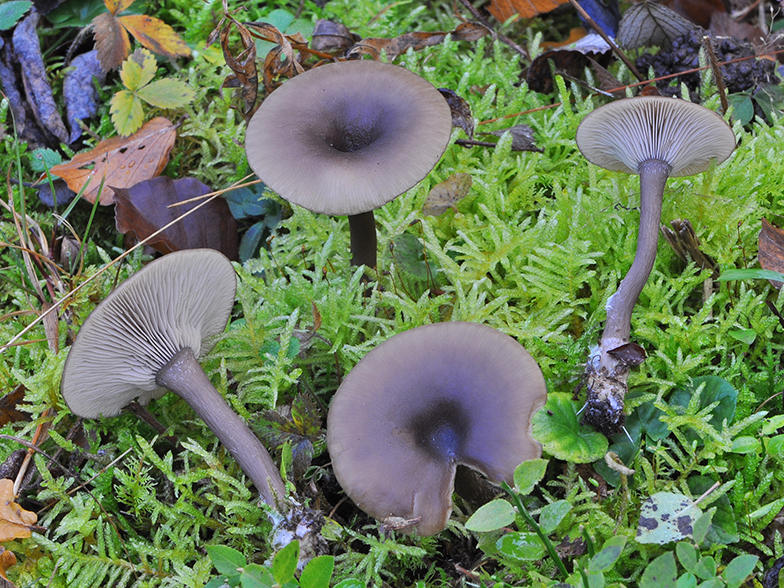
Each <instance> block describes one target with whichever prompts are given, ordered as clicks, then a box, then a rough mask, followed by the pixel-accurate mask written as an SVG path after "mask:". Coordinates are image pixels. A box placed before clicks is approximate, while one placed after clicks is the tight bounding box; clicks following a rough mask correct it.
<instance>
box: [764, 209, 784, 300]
mask: <svg viewBox="0 0 784 588" xmlns="http://www.w3.org/2000/svg"><path fill="white" fill-rule="evenodd" d="M759 263H760V266H761V267H762V269H766V270H772V271H774V272H779V273H784V231H782V230H781V229H779V228H777V227H774V226H773V225H772V224H770V223H769V222H768V220H767V219H765V218H763V219H762V230H761V231H760V234H759ZM770 283H771V285H772V286H773V287H774V288H776V289H777V290H781V286H782V283H781V282H776V281H773V280H771V281H770Z"/></svg>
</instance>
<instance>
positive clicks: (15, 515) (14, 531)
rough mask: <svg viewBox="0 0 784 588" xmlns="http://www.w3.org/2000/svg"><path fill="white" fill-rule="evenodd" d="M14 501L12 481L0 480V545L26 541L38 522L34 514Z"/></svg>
mask: <svg viewBox="0 0 784 588" xmlns="http://www.w3.org/2000/svg"><path fill="white" fill-rule="evenodd" d="M14 500H15V496H14V481H13V480H7V479H4V480H0V543H2V542H5V541H11V540H12V539H27V538H28V537H30V535H31V529H32V527H33V526H34V525H35V523H36V521H38V517H37V516H36V514H35V513H34V512H30V511H27V510H25V509H23V508H22V507H21V506H19V505H18V504H16V502H14Z"/></svg>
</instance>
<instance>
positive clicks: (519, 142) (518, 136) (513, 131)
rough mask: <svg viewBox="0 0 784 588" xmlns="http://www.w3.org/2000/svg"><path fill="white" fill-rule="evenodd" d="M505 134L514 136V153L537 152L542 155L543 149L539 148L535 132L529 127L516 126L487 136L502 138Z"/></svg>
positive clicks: (492, 132)
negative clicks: (535, 139)
mask: <svg viewBox="0 0 784 588" xmlns="http://www.w3.org/2000/svg"><path fill="white" fill-rule="evenodd" d="M504 133H509V134H510V135H512V151H536V152H538V153H542V149H540V148H539V147H537V146H536V141H534V130H533V129H532V128H531V127H529V126H528V125H514V126H513V127H509V128H508V129H498V130H497V131H490V132H489V133H486V134H488V135H495V136H496V137H502V136H503V135H504Z"/></svg>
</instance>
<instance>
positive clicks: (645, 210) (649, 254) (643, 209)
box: [600, 159, 670, 375]
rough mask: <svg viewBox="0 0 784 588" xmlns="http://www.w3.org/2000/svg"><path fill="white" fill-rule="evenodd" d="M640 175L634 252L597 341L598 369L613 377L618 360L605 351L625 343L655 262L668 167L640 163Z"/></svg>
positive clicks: (657, 161) (653, 162) (656, 162)
mask: <svg viewBox="0 0 784 588" xmlns="http://www.w3.org/2000/svg"><path fill="white" fill-rule="evenodd" d="M639 172H640V229H639V233H638V234H637V251H636V252H635V254H634V261H633V262H632V266H631V267H630V268H629V272H628V273H627V274H626V277H624V278H623V280H622V281H621V284H620V286H618V291H617V292H616V293H615V294H613V295H612V296H611V297H610V299H609V300H608V301H607V322H606V324H605V327H604V333H603V334H602V341H601V347H600V351H601V358H600V365H601V367H604V368H607V371H608V372H609V374H610V375H615V372H616V369H615V368H616V365H617V363H618V360H616V359H615V358H613V357H612V356H610V355H608V353H607V352H608V351H611V350H613V349H615V348H616V347H620V346H621V345H624V344H626V343H628V342H629V335H630V333H631V318H632V309H633V308H634V305H635V304H637V299H638V298H639V296H640V292H642V289H643V287H644V286H645V283H646V282H647V281H648V276H650V274H651V270H652V269H653V262H654V261H655V260H656V247H657V245H658V242H659V223H660V221H661V212H662V199H663V195H664V186H665V184H666V183H667V178H668V176H669V174H670V166H669V165H668V164H667V163H666V162H665V161H662V160H660V159H649V160H647V161H643V162H642V163H641V164H640V166H639Z"/></svg>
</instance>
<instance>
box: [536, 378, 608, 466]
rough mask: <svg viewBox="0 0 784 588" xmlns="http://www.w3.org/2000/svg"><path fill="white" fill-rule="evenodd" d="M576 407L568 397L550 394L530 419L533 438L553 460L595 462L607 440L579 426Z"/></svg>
mask: <svg viewBox="0 0 784 588" xmlns="http://www.w3.org/2000/svg"><path fill="white" fill-rule="evenodd" d="M579 408H580V405H579V404H578V403H577V402H574V401H573V400H572V398H571V395H569V394H563V393H553V394H550V395H549V396H548V398H547V404H545V406H544V408H542V409H541V410H539V412H537V413H536V414H535V415H534V417H533V420H532V422H533V428H532V432H533V436H534V438H536V439H537V440H538V441H539V442H540V443H541V444H542V446H543V447H544V450H545V451H546V452H547V453H549V454H551V455H552V456H553V457H556V458H558V459H562V460H564V461H571V462H574V463H589V462H592V461H596V460H598V459H600V458H602V457H603V456H604V454H605V453H606V452H607V437H605V436H604V435H602V434H601V433H598V432H596V431H594V430H593V427H589V426H583V425H581V424H580V417H579V416H578V414H577V411H578V410H579Z"/></svg>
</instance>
